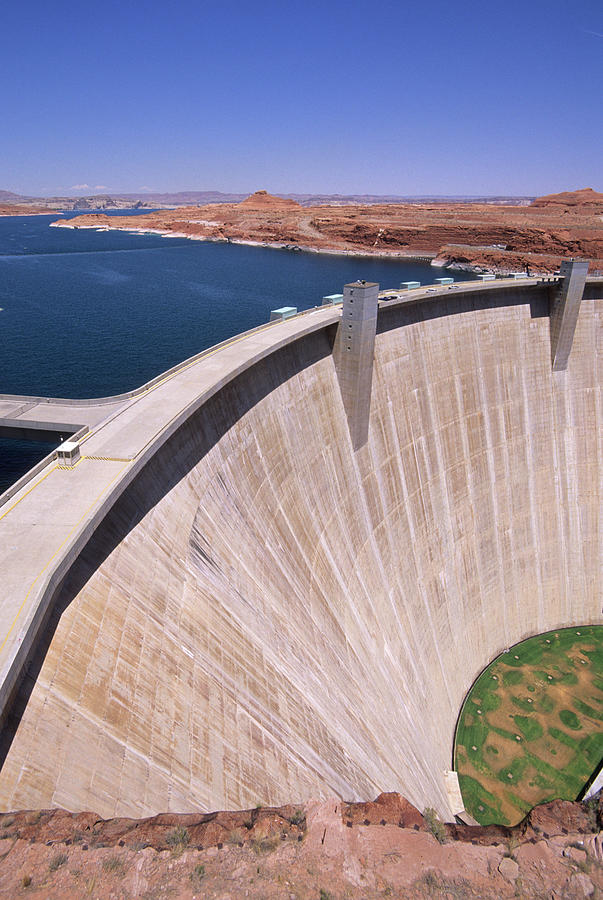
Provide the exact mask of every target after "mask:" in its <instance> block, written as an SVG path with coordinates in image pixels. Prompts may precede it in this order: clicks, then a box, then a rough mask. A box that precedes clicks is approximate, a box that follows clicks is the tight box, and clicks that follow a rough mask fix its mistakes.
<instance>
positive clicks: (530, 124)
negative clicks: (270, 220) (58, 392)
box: [0, 0, 603, 194]
mask: <svg viewBox="0 0 603 900" xmlns="http://www.w3.org/2000/svg"><path fill="white" fill-rule="evenodd" d="M0 21H1V29H0V35H1V39H0V47H1V50H2V52H1V54H0V75H1V77H2V85H3V90H2V114H1V117H0V130H1V140H0V189H6V190H13V191H17V192H20V193H29V194H48V193H63V192H67V191H69V190H70V189H71V188H72V186H73V185H89V186H90V188H89V189H90V190H105V189H106V190H108V191H127V190H133V191H134V190H139V189H141V188H143V187H146V188H151V189H153V190H161V191H176V190H186V189H190V190H224V191H241V192H242V191H253V190H256V189H259V188H266V189H267V190H270V191H273V192H275V193H278V192H287V191H292V192H319V191H324V192H329V193H335V192H342V193H380V194H385V193H392V194H482V193H487V194H496V193H503V194H540V193H548V192H551V191H558V190H563V189H571V188H576V187H585V186H589V187H593V188H595V189H597V190H602V191H603V150H602V148H603V4H602V3H601V0H574V2H572V3H568V2H566V0H546V2H545V0H523V2H518V0H503V2H496V3H493V2H489V0H482V2H479V3H478V2H473V0H468V2H464V3H460V2H458V0H457V2H442V0H433V2H430V0H423V2H421V0H417V2H412V3H409V2H404V0H398V2H384V0H372V2H365V0H360V2H354V0H350V2H341V0H322V2H315V0H295V2H290V0H278V2H272V0H268V2H262V0H258V2H250V0H247V2H238V0H234V2H225V3H224V2H222V3H220V2H215V0H213V2H211V3H210V2H206V0H195V2H189V0H172V2H169V0H165V2H159V0H150V2H145V0H139V2H133V0H120V2H116V0H103V2H100V0H96V2H92V3H88V2H85V0H77V2H71V0H67V2H65V0H56V2H48V0H43V2H41V0H31V2H25V3H16V2H14V0H12V2H10V0H8V2H7V3H6V4H4V6H3V12H2V16H1V20H0ZM99 186H104V187H99ZM89 189H88V188H82V191H84V190H85V191H88V190H89Z"/></svg>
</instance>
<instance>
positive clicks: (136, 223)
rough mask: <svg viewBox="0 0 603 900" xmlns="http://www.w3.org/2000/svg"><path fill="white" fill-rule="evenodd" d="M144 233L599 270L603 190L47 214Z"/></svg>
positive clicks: (472, 267)
mask: <svg viewBox="0 0 603 900" xmlns="http://www.w3.org/2000/svg"><path fill="white" fill-rule="evenodd" d="M53 224H56V225H62V226H63V227H69V228H84V227H87V228H92V229H95V228H100V229H102V230H116V231H133V232H135V233H138V234H140V233H144V232H148V233H151V234H161V235H163V236H165V237H172V236H173V237H185V238H188V239H191V240H206V241H221V242H226V243H236V244H244V245H247V246H262V247H271V248H274V249H285V250H289V251H292V252H298V251H306V252H309V253H326V254H332V255H337V256H354V257H358V256H359V257H362V256H364V257H367V258H381V259H406V260H409V261H410V260H420V261H425V262H430V263H431V264H432V265H433V266H434V267H438V268H442V269H444V268H451V269H459V270H464V271H468V272H475V273H479V272H492V273H497V274H501V275H508V274H511V273H515V272H522V273H523V272H525V271H526V269H527V268H528V267H529V269H530V272H532V273H533V274H551V273H554V272H555V271H557V270H558V268H559V266H560V264H561V261H562V260H563V259H567V258H568V257H576V258H582V259H588V260H590V261H591V266H590V271H591V273H595V272H597V271H603V194H597V193H596V192H594V191H591V190H590V189H586V190H584V191H576V192H574V193H573V194H567V195H559V196H556V197H552V198H540V199H539V200H537V201H534V203H533V204H532V205H531V206H508V205H496V204H468V203H461V202H455V203H419V204H404V203H397V204H391V203H390V204H383V205H374V204H373V205H365V206H362V205H353V206H352V205H350V206H328V205H322V206H300V204H298V203H296V202H295V201H294V200H288V199H285V198H282V197H274V196H271V195H270V194H267V193H266V192H265V191H258V192H257V193H255V194H253V195H251V197H248V198H247V199H246V200H243V201H242V202H240V203H224V204H212V205H210V206H204V207H203V206H200V207H181V208H179V209H169V210H168V209H163V210H157V211H155V212H151V213H145V214H143V215H137V216H130V217H129V216H123V217H122V216H120V217H119V219H117V220H116V218H115V217H110V216H106V215H102V214H98V213H94V214H87V215H82V216H78V217H76V218H73V219H70V220H69V221H68V222H64V221H62V222H61V221H59V222H56V223H53Z"/></svg>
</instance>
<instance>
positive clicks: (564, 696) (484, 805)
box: [455, 626, 603, 824]
mask: <svg viewBox="0 0 603 900" xmlns="http://www.w3.org/2000/svg"><path fill="white" fill-rule="evenodd" d="M516 657H517V658H516ZM601 676H603V627H602V626H587V627H574V628H567V629H560V630H558V631H554V632H549V633H547V634H543V635H538V636H537V637H534V638H530V639H529V640H528V641H524V642H523V643H521V644H518V645H517V646H515V647H512V648H510V650H509V651H508V652H507V653H503V654H501V656H500V657H499V658H498V659H497V660H495V661H494V662H493V663H492V664H491V665H490V666H489V667H488V668H487V669H486V670H485V671H484V672H483V673H482V674H481V675H480V677H479V678H478V680H477V681H476V683H475V685H474V687H473V689H472V690H471V691H470V693H469V694H468V696H467V698H466V700H465V703H464V706H463V709H462V711H461V715H460V716H459V725H458V729H457V734H456V741H455V765H456V768H457V771H458V773H459V781H460V785H461V791H462V794H463V799H464V802H465V806H466V809H467V811H468V812H469V813H470V814H471V815H472V816H473V817H474V818H475V819H477V821H478V822H480V823H482V824H490V823H495V822H498V823H500V824H516V823H517V822H518V821H520V820H521V817H522V815H523V814H525V812H527V810H528V809H530V808H531V807H532V806H534V805H536V804H537V803H543V802H546V801H548V800H550V799H552V798H556V797H558V798H562V799H575V798H576V796H577V795H578V793H579V792H580V790H581V789H582V788H583V786H584V784H585V783H586V781H588V779H589V778H590V776H591V775H592V773H593V771H594V769H595V768H596V766H597V765H598V763H599V762H600V760H601V757H602V756H603V730H602V729H601V725H600V723H601V721H602V720H603V677H601ZM568 707H572V708H568ZM478 710H479V712H478ZM507 723H508V724H507ZM559 726H561V727H559ZM509 728H513V729H514V731H510V730H509ZM490 736H492V738H490Z"/></svg>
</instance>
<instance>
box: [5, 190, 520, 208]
mask: <svg viewBox="0 0 603 900" xmlns="http://www.w3.org/2000/svg"><path fill="white" fill-rule="evenodd" d="M248 196H249V195H248V194H228V193H223V192H222V191H179V192H177V193H125V194H122V193H115V194H92V195H90V196H85V197H82V196H79V197H28V196H24V195H22V194H15V193H13V192H12V191H1V190H0V204H11V205H12V204H14V205H19V206H36V207H45V208H47V209H55V210H59V209H129V208H137V209H158V208H162V207H174V206H206V205H208V204H212V203H240V202H241V201H242V200H245V198H246V197H248ZM280 196H282V197H285V198H286V199H290V200H295V201H296V202H297V203H300V204H301V205H302V206H318V205H321V204H324V205H329V206H348V205H350V204H371V205H372V204H379V203H438V202H440V203H451V202H457V203H458V202H464V203H493V204H497V205H505V206H527V205H528V204H529V203H530V202H531V201H532V200H533V199H534V197H503V196H496V197H484V196H480V197H478V196H473V197H470V196H460V195H459V196H443V195H442V196H436V195H432V196H409V197H403V196H399V195H396V194H386V195H380V194H281V195H280Z"/></svg>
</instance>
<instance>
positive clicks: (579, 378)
mask: <svg viewBox="0 0 603 900" xmlns="http://www.w3.org/2000/svg"><path fill="white" fill-rule="evenodd" d="M530 299H531V302H529V301H530ZM547 311H548V295H547V292H546V289H545V288H543V289H542V290H537V289H536V288H534V287H533V286H528V287H526V286H523V285H518V286H517V287H514V286H511V285H509V286H507V287H504V288H499V289H498V291H493V290H489V289H486V288H484V290H483V291H479V292H475V293H474V294H472V295H471V296H469V295H463V293H462V292H461V291H458V292H452V293H450V294H447V295H446V296H444V297H442V296H437V297H435V296H434V297H433V299H432V300H431V301H430V302H429V303H414V302H413V303H400V304H392V305H388V306H384V307H382V309H381V310H380V316H379V323H378V333H377V337H376V343H375V363H374V374H373V383H372V397H371V411H370V421H369V431H368V440H367V442H366V444H365V445H364V446H362V447H361V448H360V449H359V450H358V451H357V452H355V453H354V452H353V447H352V442H351V439H350V433H349V429H348V423H347V418H346V414H345V409H344V407H343V404H342V401H341V394H340V391H339V385H338V381H337V374H336V371H335V365H334V361H333V356H332V353H331V340H330V338H329V331H328V328H325V327H320V328H317V329H316V330H314V331H312V330H311V329H310V328H309V329H308V332H307V333H306V334H304V335H303V336H301V337H300V338H299V339H297V340H295V341H294V342H291V343H286V342H284V343H281V345H280V346H279V348H278V349H276V350H275V351H274V352H273V353H271V354H270V355H268V356H266V357H265V358H264V359H262V360H260V361H256V362H255V363H254V364H253V365H252V366H250V367H249V368H247V369H244V370H241V371H240V372H238V373H237V375H236V377H234V378H231V379H229V380H225V381H223V382H222V383H221V384H220V385H219V387H217V388H216V390H215V391H214V392H213V395H211V396H208V397H207V399H206V400H204V401H203V403H199V405H198V406H197V407H196V408H194V409H191V410H189V411H188V412H187V413H186V415H185V414H183V415H182V418H181V420H178V421H176V422H174V423H173V426H171V427H170V431H169V433H168V434H164V435H163V436H162V440H161V442H160V445H158V446H150V447H149V448H148V450H147V451H145V456H144V459H143V458H141V459H140V460H137V462H136V463H135V464H134V466H133V467H132V469H131V470H128V482H129V483H128V485H127V487H126V485H125V484H122V485H121V486H120V489H119V490H117V488H116V489H115V494H114V496H111V497H110V498H109V499H108V500H107V501H106V505H105V508H104V509H103V510H102V511H101V513H100V514H99V515H98V517H97V520H96V521H95V523H94V526H93V527H91V528H90V534H89V535H86V536H85V537H86V541H87V543H86V542H85V541H84V540H83V538H82V537H81V536H80V538H79V539H78V543H77V547H75V545H74V550H73V553H72V558H71V559H69V560H68V561H67V563H66V564H65V566H64V568H63V569H62V570H61V573H60V575H61V580H62V584H61V585H60V586H59V583H58V582H55V583H54V584H53V585H52V588H53V590H55V589H56V592H55V594H54V596H53V597H52V602H53V604H54V607H53V608H52V611H51V613H50V620H49V623H48V625H47V627H46V630H45V640H44V641H43V642H42V643H40V645H39V646H37V647H36V648H35V652H34V654H33V656H32V659H31V662H30V668H29V677H28V678H27V679H26V681H25V683H24V685H23V687H22V689H21V693H20V696H19V698H18V700H17V703H16V706H15V714H14V716H13V719H12V720H11V721H10V723H9V726H10V727H9V729H8V730H9V731H10V730H11V729H12V731H13V733H14V736H13V738H12V743H10V746H7V749H6V757H5V760H4V765H3V767H2V770H1V772H0V807H1V808H4V809H8V808H17V807H30V808H31V807H38V806H49V805H55V804H56V805H60V806H63V807H66V808H68V809H90V808H92V809H95V810H97V811H98V812H99V814H101V815H103V816H112V815H133V816H137V815H144V814H149V813H152V812H157V811H161V810H192V809H199V808H201V809H212V808H214V809H215V808H237V807H238V808H245V807H249V806H253V805H255V804H256V803H257V802H262V803H281V802H285V801H293V800H297V799H305V798H307V797H309V796H324V795H326V794H331V793H335V794H337V795H338V796H343V797H345V798H346V799H353V798H366V797H367V796H373V795H375V794H376V793H377V792H378V791H380V790H398V791H400V792H401V793H403V794H405V795H406V796H408V797H409V799H410V800H411V801H412V802H414V803H415V804H417V805H418V806H419V807H425V806H435V807H436V808H438V809H439V811H440V812H441V813H442V814H444V815H446V814H447V811H448V806H447V804H448V800H447V793H446V787H445V778H444V773H445V771H446V770H448V769H449V768H450V763H451V754H452V742H453V737H454V727H455V723H456V718H457V714H458V710H459V708H460V706H461V703H462V700H463V698H464V696H465V693H466V691H467V690H468V688H469V687H470V685H471V683H472V681H473V679H474V677H475V676H476V675H477V674H478V672H479V671H481V669H482V668H483V667H484V665H485V664H486V663H487V662H488V661H490V660H491V659H492V658H494V657H495V656H496V655H498V653H500V652H501V651H502V650H503V649H504V648H505V647H507V646H509V645H512V644H513V643H515V642H517V641H519V640H521V639H522V638H524V637H527V636H528V635H530V634H533V633H535V632H539V631H544V630H547V629H549V628H555V627H561V626H563V625H569V624H572V623H574V622H602V621H603V617H602V615H601V605H600V598H601V583H600V577H601V555H600V554H601V544H602V541H601V523H600V509H601V499H600V489H601V475H600V473H601V446H600V440H599V437H598V434H597V430H598V429H600V426H601V422H600V415H601V396H600V390H601V380H600V374H599V373H600V363H597V362H596V360H597V352H600V349H601V348H600V346H597V345H598V344H599V345H600V341H601V337H600V335H601V333H602V328H601V324H602V322H601V317H602V315H603V311H602V309H601V303H600V301H598V300H595V299H592V298H591V299H585V300H583V302H582V307H581V311H580V317H579V319H578V323H577V327H576V332H575V336H574V344H573V350H572V353H571V355H570V357H569V362H568V368H567V372H566V375H565V377H564V378H563V379H556V378H555V377H554V375H553V373H552V372H551V362H550V338H549V320H548V315H547ZM277 327H278V328H281V327H282V328H285V327H286V326H285V325H282V326H281V325H279V326H277ZM276 334H277V332H276V331H275V335H276ZM600 358H601V357H599V359H600ZM67 477H70V476H67ZM57 577H58V576H57ZM49 596H50V595H49ZM49 746H53V747H54V748H55V750H54V752H53V753H52V754H49V753H48V747H49Z"/></svg>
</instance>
